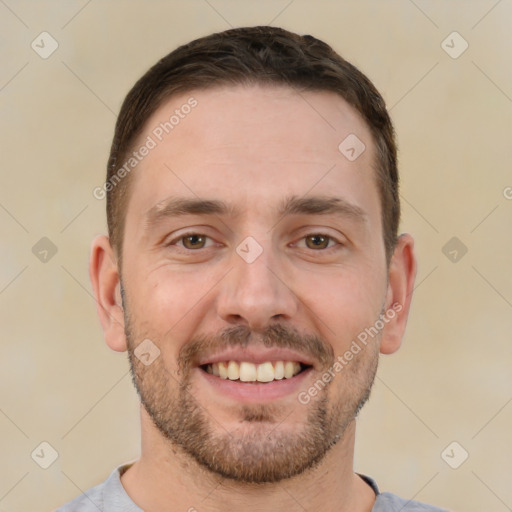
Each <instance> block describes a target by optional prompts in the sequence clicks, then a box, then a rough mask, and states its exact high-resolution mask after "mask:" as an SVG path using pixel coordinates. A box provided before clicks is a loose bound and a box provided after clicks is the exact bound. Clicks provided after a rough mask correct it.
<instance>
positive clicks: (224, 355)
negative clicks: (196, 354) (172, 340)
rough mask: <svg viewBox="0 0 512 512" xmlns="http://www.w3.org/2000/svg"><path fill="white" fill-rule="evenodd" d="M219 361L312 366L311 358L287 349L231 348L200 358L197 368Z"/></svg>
mask: <svg viewBox="0 0 512 512" xmlns="http://www.w3.org/2000/svg"><path fill="white" fill-rule="evenodd" d="M221 361H247V362H249V363H253V364H261V363H266V362H267V361H270V362H274V361H297V362H299V363H302V364H304V365H307V366H313V362H312V361H311V358H309V357H307V356H306V355H304V354H301V353H300V352H297V351H295V350H291V349H288V348H278V347H275V348H268V347H255V346H252V347H251V346H248V347H244V348H242V347H232V348H228V349H225V350H222V351H220V352H216V353H212V354H209V355H205V356H202V357H201V358H200V359H199V363H198V366H203V365H205V364H213V363H219V362H221Z"/></svg>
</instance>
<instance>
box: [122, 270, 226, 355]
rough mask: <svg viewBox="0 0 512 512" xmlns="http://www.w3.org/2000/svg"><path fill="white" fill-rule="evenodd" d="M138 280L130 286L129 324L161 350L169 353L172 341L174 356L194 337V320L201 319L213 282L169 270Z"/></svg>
mask: <svg viewBox="0 0 512 512" xmlns="http://www.w3.org/2000/svg"><path fill="white" fill-rule="evenodd" d="M138 276H139V278H138V279H134V280H133V281H132V282H131V283H130V284H131V286H130V292H131V293H130V314H131V317H132V324H134V325H135V326H136V327H137V331H138V333H139V336H140V335H142V336H145V337H148V338H150V339H152V338H154V339H155V340H156V341H157V342H158V344H159V346H160V345H161V350H165V351H166V352H168V351H169V349H168V348H167V347H168V345H169V344H170V343H171V341H172V346H173V347H174V349H173V351H172V352H174V353H175V355H176V354H177V352H178V351H179V348H180V347H181V345H182V344H184V343H185V342H186V341H187V340H188V339H189V337H190V336H192V335H193V334H194V331H195V327H196V326H197V325H198V321H196V319H197V318H196V317H197V316H198V315H204V308H205V307H208V304H209V303H210V301H211V296H212V295H211V293H209V292H211V290H212V288H213V287H214V285H215V282H216V280H215V279H210V276H209V275H208V276H206V275H205V274H204V273H202V272H199V271H197V272H183V271H180V272H175V271H172V270H171V269H170V267H169V266H160V267H159V268H157V269H155V270H153V271H151V272H149V273H147V272H146V273H145V274H144V273H143V272H139V274H138ZM217 281H218V279H217Z"/></svg>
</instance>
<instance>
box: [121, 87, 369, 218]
mask: <svg viewBox="0 0 512 512" xmlns="http://www.w3.org/2000/svg"><path fill="white" fill-rule="evenodd" d="M143 145H147V146H148V147H149V146H151V149H150V150H149V151H148V152H147V154H146V156H144V157H143V158H142V159H141V161H140V163H139V164H138V165H137V169H136V171H135V172H134V173H132V180H133V181H132V184H131V198H130V201H129V208H128V210H133V209H135V211H136V212H138V213H139V214H141V213H142V212H146V211H147V210H148V209H149V208H151V207H153V206H154V205H155V204H157V203H159V202H161V201H164V200H165V198H167V197H171V196H183V197H194V196H196V197H207V198H208V199H210V198H221V199H227V200H229V201H232V202H238V203H239V204H238V206H242V207H244V206H245V207H247V208H249V207H250V206H251V205H253V206H256V205H258V204H259V205H262V204H263V203H265V204H268V202H269V201H272V199H273V198H275V200H276V202H277V201H281V200H282V197H283V196H303V195H306V194H308V192H310V191H314V193H315V194H325V193H327V192H329V193H332V192H333V190H337V191H338V192H340V194H341V195H342V196H343V195H344V194H346V195H352V196H353V197H352V199H353V201H352V202H356V203H357V202H358V201H359V200H363V196H364V195H365V194H366V196H367V199H372V197H373V198H375V199H377V192H376V187H375V171H374V167H375V166H374V147H373V141H372V137H371V135H370V131H369V129H368V127H367V125H366V123H365V122H364V121H363V119H362V118H361V116H360V115H359V114H358V112H357V111H356V110H355V109H354V108H352V107H351V106H350V105H349V104H348V103H347V102H346V101H345V100H344V99H343V98H341V97H340V96H339V95H337V94H334V93H332V92H325V91H307V92H306V91H302V92H299V91H296V90H293V89H291V88H289V87H276V86H236V87H215V88H211V89H207V90H194V91H191V92H190V93H186V94H180V95H176V96H173V97H172V98H170V99H169V100H168V101H167V102H165V103H164V104H163V105H162V106H160V108H159V109H158V110H157V111H156V112H155V113H154V114H153V115H152V116H151V117H150V118H149V119H148V121H147V123H146V125H145V128H144V130H143V132H142V133H141V135H140V137H139V139H138V141H137V142H136V144H135V146H134V147H135V149H137V148H139V147H142V146H143ZM363 149H364V151H363V152H362V153H361V154H360V155H359V156H358V157H357V158H355V159H354V158H353V157H354V152H355V153H356V154H355V156H357V155H358V153H359V152H361V150H363ZM347 150H348V152H347ZM349 157H350V158H349ZM368 189H371V190H368ZM262 201H263V202H262ZM377 202H378V199H377ZM374 206H375V205H374ZM242 209H243V208H242ZM128 213H129V212H128Z"/></svg>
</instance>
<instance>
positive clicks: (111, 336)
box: [89, 236, 127, 352]
mask: <svg viewBox="0 0 512 512" xmlns="http://www.w3.org/2000/svg"><path fill="white" fill-rule="evenodd" d="M89 276H90V279H91V283H92V287H93V290H94V297H95V299H96V304H97V311H98V316H99V318H100V322H101V326H102V328H103V334H104V336H105V341H106V342H107V345H108V346H109V347H110V348H111V349H112V350H115V351H117V352H124V351H125V350H126V348H127V345H126V336H125V332H124V312H123V305H122V297H121V289H120V286H121V283H120V278H119V269H118V266H117V262H116V258H115V255H114V250H113V249H112V246H111V245H110V241H109V239H108V237H106V236H98V237H96V238H95V239H94V240H93V242H92V246H91V258H90V262H89Z"/></svg>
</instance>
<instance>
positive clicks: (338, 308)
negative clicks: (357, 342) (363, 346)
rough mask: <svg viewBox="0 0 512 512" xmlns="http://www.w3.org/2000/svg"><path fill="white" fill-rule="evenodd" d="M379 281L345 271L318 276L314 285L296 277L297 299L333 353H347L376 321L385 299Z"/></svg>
mask: <svg viewBox="0 0 512 512" xmlns="http://www.w3.org/2000/svg"><path fill="white" fill-rule="evenodd" d="M378 281H379V280H378V278H377V277H376V274H374V273H370V272H349V271H347V270H346V269H344V270H340V271H338V272H332V273H329V274H321V273H318V274H317V275H316V276H315V278H314V280H313V283H314V285H312V283H311V281H310V280H308V282H306V281H305V280H302V281H301V280H300V277H298V276H297V278H296V287H295V291H296V293H297V296H298V297H299V298H300V300H301V302H303V304H304V306H305V307H304V309H305V312H306V314H307V315H308V316H309V317H310V318H312V319H313V321H314V323H315V328H316V329H317V330H318V332H320V333H321V334H322V336H323V337H324V338H325V339H326V340H328V341H329V342H330V343H331V344H332V346H333V349H334V351H335V353H337V354H339V353H340V352H343V351H344V350H346V348H347V346H349V345H350V343H351V342H352V340H353V339H355V338H356V337H357V336H358V335H359V334H360V333H361V332H362V331H364V330H365V329H366V328H367V327H370V326H371V325H373V324H374V323H375V321H376V320H377V319H378V316H379V314H380V312H381V307H382V303H383V301H384V297H385V286H384V283H383V282H381V283H378ZM381 281H382V279H381ZM308 311H310V313H308Z"/></svg>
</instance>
